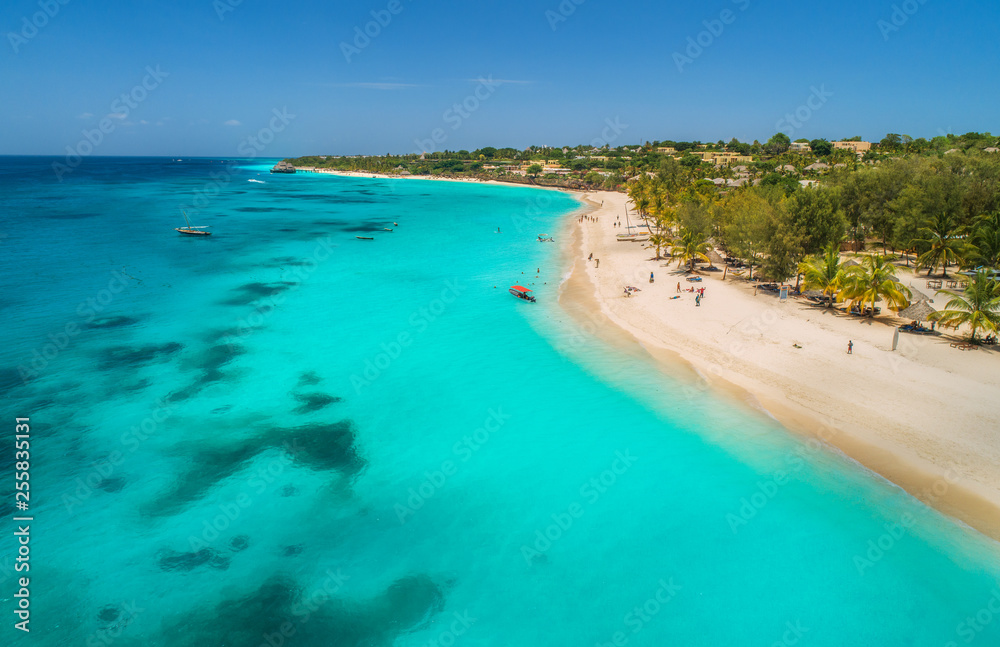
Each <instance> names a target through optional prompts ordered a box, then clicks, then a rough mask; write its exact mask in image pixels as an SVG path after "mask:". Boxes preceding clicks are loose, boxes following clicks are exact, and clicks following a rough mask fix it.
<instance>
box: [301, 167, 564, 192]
mask: <svg viewBox="0 0 1000 647" xmlns="http://www.w3.org/2000/svg"><path fill="white" fill-rule="evenodd" d="M295 168H296V170H297V171H298V172H300V173H320V174H323V175H338V176H340V177H364V178H378V179H382V180H433V181H435V182H465V183H472V184H506V183H505V182H496V181H494V180H480V179H479V178H474V177H470V178H458V177H454V178H453V177H440V176H437V175H389V174H386V173H373V172H371V171H338V170H336V169H329V168H313V167H311V166H297V167H295ZM520 186H524V185H520ZM540 188H547V187H540Z"/></svg>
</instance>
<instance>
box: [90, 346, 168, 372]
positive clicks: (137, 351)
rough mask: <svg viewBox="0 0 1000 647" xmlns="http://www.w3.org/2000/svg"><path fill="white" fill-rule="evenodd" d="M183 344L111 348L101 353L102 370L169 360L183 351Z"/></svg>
mask: <svg viewBox="0 0 1000 647" xmlns="http://www.w3.org/2000/svg"><path fill="white" fill-rule="evenodd" d="M183 348H184V346H183V344H179V343H177V342H175V341H172V342H168V343H166V344H146V345H144V346H138V347H134V346H112V347H111V348H106V349H104V351H103V352H102V353H101V361H102V364H103V365H104V368H116V367H120V366H142V365H144V364H153V363H156V362H161V361H165V360H167V359H169V357H170V356H171V355H174V354H175V353H178V352H180V351H181V349H183Z"/></svg>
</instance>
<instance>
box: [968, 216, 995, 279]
mask: <svg viewBox="0 0 1000 647" xmlns="http://www.w3.org/2000/svg"><path fill="white" fill-rule="evenodd" d="M973 243H974V244H975V258H976V262H978V263H981V264H983V265H987V266H989V267H1000V212H993V213H991V214H985V215H983V216H980V217H979V218H978V219H977V220H976V233H975V236H974V238H973Z"/></svg>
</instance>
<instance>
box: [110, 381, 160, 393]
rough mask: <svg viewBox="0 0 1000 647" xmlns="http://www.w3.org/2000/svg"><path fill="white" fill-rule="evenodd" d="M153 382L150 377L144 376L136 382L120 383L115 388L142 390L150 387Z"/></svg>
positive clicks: (120, 389) (131, 390)
mask: <svg viewBox="0 0 1000 647" xmlns="http://www.w3.org/2000/svg"><path fill="white" fill-rule="evenodd" d="M152 383H153V382H152V381H151V380H150V379H149V378H148V377H144V378H142V379H141V380H136V381H135V382H125V383H119V384H117V385H116V386H115V389H116V390H119V391H128V392H135V391H142V390H143V389H145V388H148V387H149V385H150V384H152Z"/></svg>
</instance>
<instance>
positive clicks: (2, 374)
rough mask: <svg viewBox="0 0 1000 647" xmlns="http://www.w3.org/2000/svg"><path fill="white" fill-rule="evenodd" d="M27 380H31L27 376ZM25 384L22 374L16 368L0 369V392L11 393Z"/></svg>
mask: <svg viewBox="0 0 1000 647" xmlns="http://www.w3.org/2000/svg"><path fill="white" fill-rule="evenodd" d="M25 378H27V379H30V377H29V376H27V375H26V376H25ZM23 384H24V381H23V379H22V377H21V372H20V371H18V370H17V369H16V368H0V390H3V391H11V390H13V389H15V388H17V387H19V386H22V385H23Z"/></svg>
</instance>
